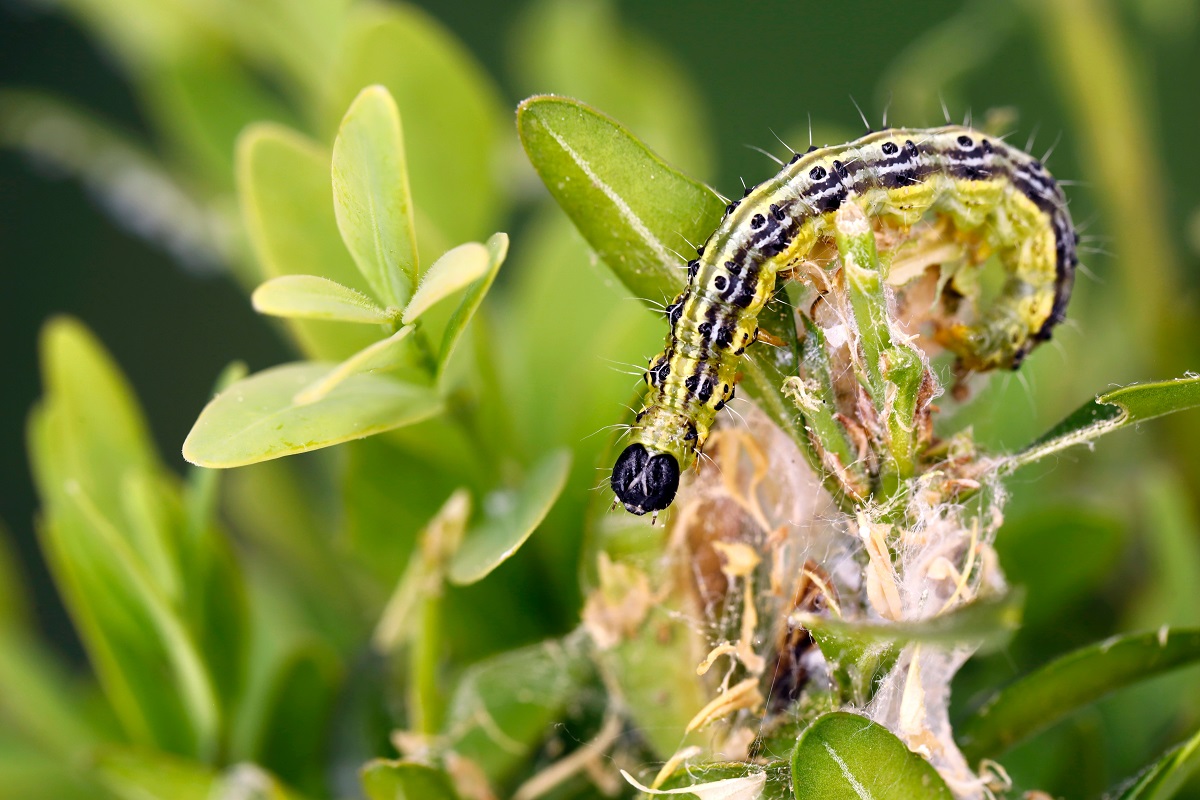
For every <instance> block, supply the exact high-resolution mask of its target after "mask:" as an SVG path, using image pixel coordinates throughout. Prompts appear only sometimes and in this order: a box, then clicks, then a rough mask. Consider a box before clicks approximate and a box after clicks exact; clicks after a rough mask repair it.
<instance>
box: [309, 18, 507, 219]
mask: <svg viewBox="0 0 1200 800" xmlns="http://www.w3.org/2000/svg"><path fill="white" fill-rule="evenodd" d="M339 51H340V52H339V59H338V61H339V63H338V65H337V67H336V68H335V70H334V74H333V79H332V81H331V82H330V84H331V85H330V88H331V91H330V93H329V95H328V99H327V106H326V107H327V110H328V112H329V114H330V116H332V115H334V114H336V115H340V114H341V113H342V110H343V109H345V108H346V107H347V106H348V105H349V104H350V100H351V99H352V98H353V97H354V96H355V95H356V94H358V92H359V91H360V90H361V89H362V87H364V86H367V85H370V84H381V85H383V86H385V87H387V90H388V91H389V92H390V93H391V96H392V97H393V98H394V99H395V101H396V106H397V107H398V108H399V109H400V115H401V117H402V118H403V119H404V138H405V141H406V142H407V144H408V148H409V152H410V153H413V154H414V157H413V158H412V160H411V161H410V163H409V165H408V169H409V176H410V180H411V182H412V193H413V197H414V198H415V200H416V205H417V211H418V213H419V214H422V215H425V216H427V217H428V218H429V219H430V220H431V221H432V222H433V226H434V227H436V228H437V230H438V231H440V232H441V233H442V234H443V235H445V236H446V238H447V240H448V241H450V242H464V241H470V240H471V239H475V238H478V237H480V236H482V235H484V234H485V233H486V232H487V231H488V230H489V228H490V226H491V225H492V224H493V223H494V221H495V220H496V219H497V218H498V212H499V211H500V205H501V203H502V202H503V196H502V194H501V193H500V191H499V182H498V177H499V175H500V171H499V170H497V169H496V164H495V159H496V156H497V147H496V145H497V144H498V143H499V139H500V137H499V134H500V130H501V120H502V119H503V113H504V112H503V107H502V105H501V102H500V98H499V94H498V92H497V91H496V87H495V85H494V84H493V83H492V82H491V79H490V78H489V77H488V75H487V73H486V72H485V71H484V70H483V69H482V68H481V67H480V65H479V64H478V63H476V62H475V60H474V59H473V58H472V56H471V54H470V53H469V52H468V51H467V50H466V48H464V47H463V46H462V45H461V44H460V43H459V42H458V41H457V40H456V39H455V38H454V36H453V35H451V34H450V32H449V31H447V30H446V29H445V28H444V27H443V26H442V25H440V24H439V23H438V22H437V21H436V20H435V19H434V18H433V17H431V16H430V15H429V14H427V13H426V12H424V11H422V10H420V9H418V8H416V7H415V6H413V5H407V4H406V5H401V4H383V3H359V4H356V5H355V6H354V7H353V8H352V9H351V10H350V12H349V13H348V14H347V15H346V31H345V35H344V36H343V38H342V40H341V42H340V45H339ZM418 154H419V156H420V157H419V158H418V157H417V155H418Z"/></svg>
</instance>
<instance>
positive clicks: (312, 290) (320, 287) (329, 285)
mask: <svg viewBox="0 0 1200 800" xmlns="http://www.w3.org/2000/svg"><path fill="white" fill-rule="evenodd" d="M250 302H251V303H253V304H254V310H255V311H257V312H258V313H260V314H270V315H271V316H274V317H292V318H294V319H328V320H339V321H341V322H365V323H369V324H375V325H385V324H387V323H388V322H390V321H391V316H390V315H389V314H388V312H387V311H385V310H384V309H382V308H380V307H379V305H378V304H376V303H375V301H374V300H372V299H371V298H369V297H367V296H366V295H365V294H363V293H362V292H360V291H358V290H356V289H351V288H350V287H349V286H342V285H341V284H340V283H335V282H334V281H331V280H329V279H328V278H321V277H318V276H316V275H283V276H280V277H278V278H272V279H271V280H269V281H267V282H266V283H264V284H262V285H261V286H259V287H258V288H257V289H255V290H254V294H252V295H250Z"/></svg>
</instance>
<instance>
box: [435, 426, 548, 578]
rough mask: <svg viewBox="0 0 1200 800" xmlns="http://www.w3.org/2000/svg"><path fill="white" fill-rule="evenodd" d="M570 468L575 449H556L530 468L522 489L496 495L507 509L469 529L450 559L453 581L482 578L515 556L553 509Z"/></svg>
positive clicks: (450, 573)
mask: <svg viewBox="0 0 1200 800" xmlns="http://www.w3.org/2000/svg"><path fill="white" fill-rule="evenodd" d="M570 471H571V451H569V450H558V451H555V452H553V453H551V454H550V455H548V456H546V457H545V458H543V459H542V460H541V461H539V462H538V463H537V465H536V466H534V468H533V469H532V470H530V472H529V477H528V478H527V479H526V481H525V483H524V484H523V485H522V486H521V487H520V488H519V489H517V490H514V491H511V492H504V493H502V494H501V495H500V496H498V497H496V498H493V499H494V500H499V501H501V502H502V503H503V505H504V509H503V511H501V512H500V513H499V514H497V515H495V516H492V517H489V518H488V519H487V520H485V521H484V522H483V524H482V525H480V526H479V527H478V528H476V529H474V530H472V531H469V532H468V533H467V536H466V538H465V539H464V540H463V543H462V546H461V547H460V548H459V550H458V552H457V553H455V554H454V559H453V560H452V561H451V562H450V570H449V578H450V581H451V582H452V583H457V584H460V585H465V584H470V583H475V582H477V581H481V580H483V579H484V578H486V577H487V576H488V575H489V574H491V572H492V570H494V569H496V567H498V566H500V565H501V564H503V563H504V562H505V561H507V560H508V559H509V558H511V557H512V555H513V554H514V553H516V552H517V550H518V549H519V548H520V547H521V545H523V544H525V541H526V540H527V539H528V538H529V537H530V535H531V534H532V533H533V532H534V530H536V529H537V527H538V525H540V524H541V523H542V520H543V519H545V518H546V514H548V513H550V507H551V506H552V505H554V501H555V500H557V499H558V496H559V495H560V494H562V490H563V486H565V485H566V483H567V475H568V474H569V473H570Z"/></svg>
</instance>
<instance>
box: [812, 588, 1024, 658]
mask: <svg viewBox="0 0 1200 800" xmlns="http://www.w3.org/2000/svg"><path fill="white" fill-rule="evenodd" d="M1023 604H1024V592H1022V591H1021V590H1019V589H1016V590H1013V591H1011V592H1009V593H1008V594H1006V595H1005V596H1003V597H997V598H987V599H983V600H977V601H975V602H973V603H970V604H969V605H965V606H962V607H961V608H957V609H955V610H954V611H951V612H949V613H946V614H942V615H940V616H937V617H932V618H930V619H924V620H920V621H919V622H894V623H890V624H887V625H882V624H877V623H869V622H868V623H856V622H843V621H841V620H837V619H832V618H830V617H824V616H819V615H816V614H796V615H795V616H794V617H793V619H794V620H795V621H796V622H798V623H799V624H800V625H802V626H803V627H804V628H805V629H807V630H809V631H812V632H813V635H814V636H818V638H819V636H820V633H824V634H828V635H829V636H831V637H832V638H836V639H838V640H842V641H854V642H857V643H858V644H859V646H861V647H869V646H871V645H878V644H898V645H905V644H931V645H935V646H937V645H940V646H946V647H953V646H954V645H956V644H964V643H971V644H975V645H978V646H980V647H981V648H982V650H983V651H984V652H988V651H992V650H995V649H997V648H999V647H1002V646H1004V644H1006V643H1007V642H1008V640H1009V639H1010V638H1011V637H1012V635H1013V633H1015V632H1016V630H1017V628H1018V627H1020V625H1021V608H1022V606H1023ZM819 632H820V633H819Z"/></svg>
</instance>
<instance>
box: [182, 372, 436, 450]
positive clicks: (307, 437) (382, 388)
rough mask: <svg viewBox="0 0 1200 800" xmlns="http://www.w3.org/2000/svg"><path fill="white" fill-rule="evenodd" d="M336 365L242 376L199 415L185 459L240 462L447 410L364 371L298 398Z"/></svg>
mask: <svg viewBox="0 0 1200 800" xmlns="http://www.w3.org/2000/svg"><path fill="white" fill-rule="evenodd" d="M334 368H335V366H334V365H331V364H323V363H312V362H302V363H297V364H285V365H283V366H279V367H273V368H271V369H268V370H265V371H263V372H260V373H258V374H256V375H251V376H250V377H249V378H246V379H245V380H243V381H239V382H238V383H236V384H234V385H233V386H231V387H230V388H229V389H226V390H225V391H224V392H222V393H221V394H220V395H218V396H217V397H215V398H214V399H213V400H212V401H211V402H210V403H209V404H208V405H207V406H205V407H204V410H203V411H201V412H200V418H199V419H197V420H196V424H195V425H194V426H193V427H192V431H191V433H189V434H188V437H187V439H186V440H185V441H184V443H183V457H184V458H186V459H187V460H188V461H190V462H191V463H193V464H196V465H198V466H202V467H215V468H223V467H238V466H242V465H244V464H253V463H255V462H258V461H266V460H268V459H272V458H279V457H281V456H288V455H293V454H295V453H303V452H307V451H309V450H316V449H319V448H321V447H328V446H330V445H333V444H338V443H339V442H345V441H349V440H351V439H361V438H362V437H364V436H370V435H372V434H375V433H379V432H381V431H386V430H389V429H391V428H398V427H400V426H401V425H411V424H412V423H414V422H417V421H419V420H422V419H426V418H428V417H430V416H432V415H434V414H436V413H437V412H438V411H439V410H440V409H441V404H440V401H439V400H438V398H437V396H436V395H435V394H434V393H433V392H431V391H430V390H428V389H425V388H423V387H420V386H413V385H410V384H404V383H400V382H398V381H394V380H390V379H388V378H383V377H379V376H376V375H365V374H357V375H352V376H350V377H349V378H347V379H346V380H344V381H342V382H341V383H340V384H338V386H337V387H336V388H335V389H333V390H332V391H330V392H329V394H327V395H326V396H325V397H324V398H322V399H321V400H319V401H317V402H313V403H307V404H300V403H297V402H296V399H295V398H296V394H297V393H298V392H300V391H302V390H304V389H305V388H307V387H309V386H311V385H312V384H314V383H316V382H317V381H318V380H320V379H322V378H324V377H325V376H326V375H328V374H329V372H330V371H331V370H332V369H334Z"/></svg>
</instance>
